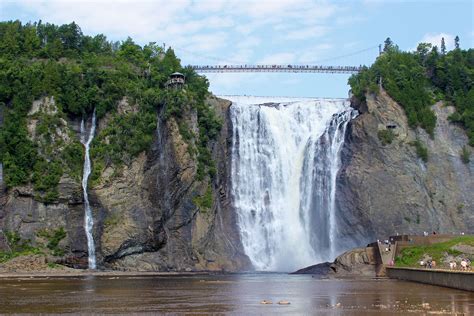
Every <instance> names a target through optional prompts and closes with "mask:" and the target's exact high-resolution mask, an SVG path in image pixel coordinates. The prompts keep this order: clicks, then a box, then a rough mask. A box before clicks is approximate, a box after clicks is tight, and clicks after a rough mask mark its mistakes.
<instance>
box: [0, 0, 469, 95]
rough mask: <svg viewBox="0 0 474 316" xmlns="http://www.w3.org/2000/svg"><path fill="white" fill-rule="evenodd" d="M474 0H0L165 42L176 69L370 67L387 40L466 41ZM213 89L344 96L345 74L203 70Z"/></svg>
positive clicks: (60, 20) (100, 30) (36, 15)
mask: <svg viewBox="0 0 474 316" xmlns="http://www.w3.org/2000/svg"><path fill="white" fill-rule="evenodd" d="M473 3H474V2H473V1H471V0H465V1H457V0H445V1H439V0H418V1H402V0H399V1H396V0H360V1H355V0H354V1H342V0H340V1H324V0H323V1H319V0H258V1H253V0H200V1H198V0H167V1H164V0H155V1H151V0H149V1H144V0H135V1H133V0H118V1H111V0H103V1H101V0H94V1H88V0H81V1H76V0H69V1H68V0H51V1H40V0H0V20H2V21H5V20H17V19H18V20H20V21H22V22H25V23H26V22H29V21H31V22H34V21H38V20H40V19H41V20H42V21H43V22H49V23H54V24H64V23H71V22H73V21H74V22H76V23H77V24H78V25H79V26H80V27H81V29H82V32H83V33H84V34H87V35H92V36H93V35H96V34H104V35H106V36H107V38H108V39H109V40H113V41H123V40H125V39H126V38H127V37H128V36H130V37H132V38H133V39H134V40H135V42H137V43H139V44H141V45H144V44H147V43H149V42H156V43H159V44H160V45H161V44H163V43H164V44H165V45H166V47H172V48H173V49H174V50H175V51H176V54H177V56H178V57H179V58H180V59H181V63H182V64H183V65H190V64H201V65H212V64H220V65H225V64H284V65H287V64H302V65H307V64H316V65H335V66H358V65H370V64H372V63H373V62H374V60H375V58H376V57H377V55H378V45H379V44H382V43H383V41H384V40H385V39H386V38H387V37H390V38H391V39H392V41H393V42H394V43H395V44H397V45H398V46H399V47H400V48H401V49H403V50H413V49H416V46H417V44H418V43H419V42H430V43H432V44H433V45H438V46H439V45H440V42H441V38H442V37H444V38H445V41H446V46H447V48H448V49H452V47H453V44H454V37H455V36H456V35H458V36H459V37H460V44H461V47H462V48H472V47H473V46H474V45H473V43H474V28H473V15H474V12H473V10H474V9H473V6H474V5H473ZM206 76H207V78H208V79H209V81H210V90H211V91H212V92H213V93H214V94H216V95H257V96H295V97H303V96H304V97H347V95H348V90H349V87H348V85H347V79H348V76H349V75H343V74H293V73H228V74H206Z"/></svg>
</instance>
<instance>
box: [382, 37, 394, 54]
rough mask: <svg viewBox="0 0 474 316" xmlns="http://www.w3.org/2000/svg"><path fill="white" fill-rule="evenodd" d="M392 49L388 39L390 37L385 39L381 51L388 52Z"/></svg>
mask: <svg viewBox="0 0 474 316" xmlns="http://www.w3.org/2000/svg"><path fill="white" fill-rule="evenodd" d="M392 48H393V42H392V40H391V39H390V37H387V39H386V40H385V42H384V46H383V51H384V52H388V51H389V50H390V49H392Z"/></svg>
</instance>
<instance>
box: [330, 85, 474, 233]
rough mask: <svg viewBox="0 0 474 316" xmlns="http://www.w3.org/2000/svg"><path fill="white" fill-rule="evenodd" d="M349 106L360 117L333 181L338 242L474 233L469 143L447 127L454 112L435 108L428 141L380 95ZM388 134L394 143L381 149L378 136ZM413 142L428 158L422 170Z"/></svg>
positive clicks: (473, 175) (472, 164)
mask: <svg viewBox="0 0 474 316" xmlns="http://www.w3.org/2000/svg"><path fill="white" fill-rule="evenodd" d="M354 105H355V106H356V107H357V108H358V109H359V111H360V112H361V115H360V116H358V117H357V118H356V119H355V120H353V121H352V122H351V124H350V126H349V127H348V133H347V137H346V143H345V144H344V148H343V151H342V167H341V169H340V173H339V176H338V181H337V183H338V188H337V190H338V191H337V192H338V193H337V194H338V199H337V201H338V205H337V206H338V207H337V209H338V220H339V227H340V231H339V233H340V235H341V240H349V239H350V238H351V236H354V235H358V236H363V238H362V239H363V240H362V242H369V241H370V240H375V239H378V238H380V239H382V238H384V237H386V236H389V235H395V234H396V233H400V234H402V233H411V234H413V233H418V234H419V233H422V232H423V231H428V232H432V231H436V232H441V233H452V232H457V233H458V232H461V231H473V230H474V194H473V193H472V192H474V162H473V161H472V159H471V162H470V163H468V164H464V163H463V162H462V160H461V158H460V152H461V150H462V147H463V146H465V145H466V144H467V142H468V139H467V136H466V134H465V132H464V131H463V130H462V129H461V128H460V127H459V126H456V125H454V124H451V123H449V121H448V120H447V117H448V115H449V114H450V113H452V112H454V108H453V107H450V106H444V105H443V104H442V103H441V102H438V103H436V104H435V105H433V107H432V109H433V110H434V111H435V112H436V115H437V117H438V119H437V125H436V129H435V133H434V138H430V137H429V135H427V134H426V133H425V131H424V130H421V129H417V130H413V129H411V128H409V126H408V123H407V118H406V116H405V113H404V111H403V109H402V108H401V107H400V106H399V105H398V104H397V103H396V102H394V101H393V100H392V99H391V98H390V97H389V96H388V95H387V94H386V93H385V92H384V91H381V92H380V94H379V95H377V96H373V95H369V96H368V97H367V102H366V103H365V104H362V105H360V104H354ZM387 128H389V129H391V130H392V131H393V133H394V134H395V138H394V140H393V141H392V143H391V144H386V145H383V144H382V142H381V140H380V139H379V136H378V134H379V131H380V130H385V129H387ZM417 139H419V140H420V142H421V143H422V144H424V146H426V148H427V150H428V161H427V162H424V161H423V160H422V159H420V158H419V157H418V156H417V153H416V149H415V146H413V142H414V141H415V140H417ZM470 150H472V148H471V149H470ZM359 242H361V241H359Z"/></svg>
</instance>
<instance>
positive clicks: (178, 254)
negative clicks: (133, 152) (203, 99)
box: [0, 98, 251, 271]
mask: <svg viewBox="0 0 474 316" xmlns="http://www.w3.org/2000/svg"><path fill="white" fill-rule="evenodd" d="M208 102H209V103H210V105H211V106H212V107H214V109H215V110H216V112H217V114H218V115H219V116H220V118H221V119H222V120H223V128H222V130H221V133H220V135H219V136H218V138H217V140H216V141H214V142H211V143H210V149H211V152H212V157H213V159H214V161H215V162H216V165H217V174H216V176H215V177H214V179H213V180H211V181H210V183H208V182H207V181H196V172H197V163H196V161H195V158H194V157H192V156H191V155H192V151H191V150H188V146H189V145H188V143H187V142H186V141H185V140H184V139H183V137H182V136H181V134H180V132H179V128H178V124H177V123H176V121H175V120H174V119H168V120H166V121H165V120H163V119H162V115H161V113H159V114H158V116H159V119H158V126H157V131H156V134H155V137H154V141H153V144H152V148H151V149H150V150H149V151H147V152H146V153H145V152H143V153H141V154H140V155H139V156H138V157H137V158H136V159H133V160H132V161H131V163H130V164H128V165H125V166H123V167H122V168H120V169H114V168H112V167H108V168H107V169H105V170H104V172H103V174H102V177H101V179H100V182H99V183H98V184H97V185H96V186H95V187H93V188H91V189H90V190H89V194H90V202H91V206H92V209H93V217H94V221H95V223H94V231H93V235H94V240H95V243H96V249H97V259H98V263H99V266H103V267H106V268H112V269H120V270H142V271H144V270H154V271H184V270H187V271H190V270H227V271H236V270H246V269H250V268H251V265H250V261H249V260H248V258H247V257H246V256H245V255H244V254H243V251H242V246H241V244H240V238H239V234H238V231H237V228H236V226H235V225H236V224H235V223H236V221H235V214H233V211H232V208H231V205H230V191H229V174H230V170H229V168H230V150H231V148H230V145H231V137H232V136H231V131H232V129H231V126H230V120H229V118H228V108H229V106H230V102H228V101H224V100H219V99H215V98H212V99H209V100H208ZM128 107H130V106H129V105H128V104H127V103H126V102H121V104H120V105H119V111H120V110H121V109H122V110H127V108H128ZM124 108H125V109H124ZM129 110H130V109H129ZM132 110H133V109H132ZM184 117H186V118H187V122H186V123H187V125H188V126H189V127H190V129H191V130H192V131H194V132H197V129H198V127H197V115H196V113H195V112H193V111H192V110H191V111H190V113H186V115H184ZM106 122H107V116H106V117H105V118H104V119H103V120H102V121H101V122H99V124H98V131H97V132H98V133H99V132H100V130H101V129H102V128H105V126H106ZM69 124H70V128H71V129H72V130H76V131H78V124H77V122H69ZM208 188H210V191H211V195H212V201H213V202H212V206H211V207H207V208H206V207H203V206H199V205H198V204H199V203H197V202H196V201H197V199H199V198H200V197H202V196H204V195H205V194H206V192H207V191H208ZM58 191H59V195H60V197H59V201H58V202H57V203H54V204H44V203H41V202H38V201H37V199H35V198H34V196H33V193H32V188H30V187H25V188H14V189H11V190H9V191H8V192H5V193H4V196H3V197H2V200H1V201H2V204H1V209H0V228H2V231H3V232H5V231H15V232H18V233H19V235H20V236H21V237H22V238H23V239H30V240H31V241H35V239H36V238H37V232H38V231H39V230H44V229H56V228H60V227H63V228H65V230H66V232H67V236H66V238H65V239H64V240H62V241H61V246H62V247H64V249H65V250H66V256H65V257H64V258H63V259H62V260H63V262H66V263H68V264H69V265H73V266H76V267H86V266H87V242H86V236H85V232H84V227H83V225H84V207H83V204H82V192H81V186H80V182H79V181H77V180H73V179H69V178H63V179H61V181H60V184H59V189H58ZM0 247H3V248H5V247H6V244H5V234H0Z"/></svg>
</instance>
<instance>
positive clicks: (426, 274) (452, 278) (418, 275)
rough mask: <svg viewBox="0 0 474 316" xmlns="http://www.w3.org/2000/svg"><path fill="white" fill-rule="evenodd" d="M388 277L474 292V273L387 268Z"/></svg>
mask: <svg viewBox="0 0 474 316" xmlns="http://www.w3.org/2000/svg"><path fill="white" fill-rule="evenodd" d="M387 276H388V277H389V278H392V279H400V280H406V281H414V282H420V283H426V284H431V285H439V286H445V287H450V288H455V289H459V290H466V291H474V272H462V271H448V270H446V271H444V270H431V269H414V268H395V267H387Z"/></svg>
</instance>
